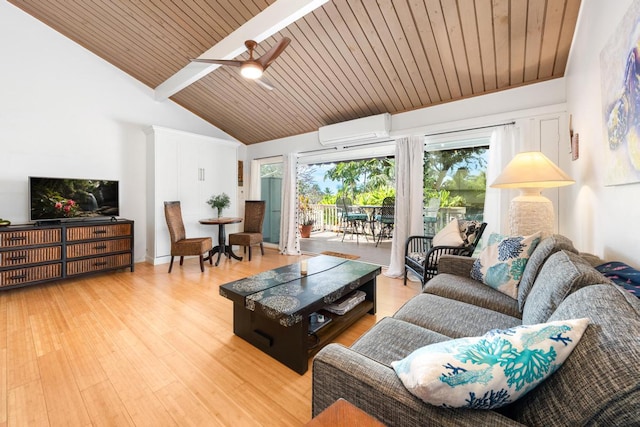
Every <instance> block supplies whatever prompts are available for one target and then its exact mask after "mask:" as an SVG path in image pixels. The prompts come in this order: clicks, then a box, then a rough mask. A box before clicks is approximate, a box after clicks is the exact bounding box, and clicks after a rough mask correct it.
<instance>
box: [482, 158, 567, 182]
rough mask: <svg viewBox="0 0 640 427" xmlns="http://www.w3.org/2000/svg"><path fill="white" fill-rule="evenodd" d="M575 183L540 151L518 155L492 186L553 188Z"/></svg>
mask: <svg viewBox="0 0 640 427" xmlns="http://www.w3.org/2000/svg"><path fill="white" fill-rule="evenodd" d="M573 183H575V181H574V180H572V179H571V178H570V177H569V175H567V174H566V173H564V172H563V171H562V169H560V168H559V167H558V166H556V165H555V163H553V162H552V161H551V160H549V158H548V157H547V156H545V155H544V154H542V153H541V152H539V151H527V152H524V153H519V154H517V155H516V156H515V157H514V158H513V159H512V160H511V161H510V162H509V164H508V165H507V166H506V167H505V168H504V170H503V171H502V173H501V174H500V175H499V176H498V177H497V178H496V180H495V181H493V183H492V184H491V187H494V188H551V187H562V186H564V185H571V184H573Z"/></svg>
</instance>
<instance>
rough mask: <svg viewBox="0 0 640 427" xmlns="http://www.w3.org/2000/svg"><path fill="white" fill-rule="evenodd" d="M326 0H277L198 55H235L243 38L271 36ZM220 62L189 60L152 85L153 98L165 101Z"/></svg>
mask: <svg viewBox="0 0 640 427" xmlns="http://www.w3.org/2000/svg"><path fill="white" fill-rule="evenodd" d="M327 1H328V0H276V1H275V2H274V3H272V4H271V5H270V6H269V7H267V8H266V9H265V10H263V11H262V12H260V13H259V14H257V15H256V16H254V17H253V18H251V19H250V20H248V21H247V22H245V23H244V24H242V25H241V26H240V27H239V28H238V29H237V30H235V31H234V32H232V33H231V34H229V35H228V36H227V37H225V38H224V39H222V40H220V41H219V42H218V43H217V44H216V45H214V46H213V47H211V48H210V49H209V50H207V51H206V52H204V53H203V54H202V55H200V56H199V57H198V58H199V59H234V58H236V57H237V56H238V55H240V54H241V53H243V52H244V51H246V50H247V48H246V47H245V45H244V42H245V40H255V41H256V42H258V43H260V42H261V41H262V40H264V39H266V38H268V37H271V36H272V35H273V34H275V33H277V32H278V31H280V30H281V29H283V28H285V27H286V26H287V25H289V24H291V23H292V22H295V21H296V20H298V19H300V18H302V17H303V16H304V15H306V14H307V13H309V12H312V11H314V10H315V9H317V8H318V7H320V6H322V5H323V4H325V3H326V2H327ZM219 66H220V65H217V64H205V63H199V62H190V63H189V64H187V65H186V66H185V67H184V68H182V69H181V70H180V71H178V72H177V73H175V74H174V75H173V76H171V77H169V78H168V79H167V80H165V81H164V82H162V83H161V84H160V85H158V87H156V88H155V99H156V100H157V101H164V100H166V99H167V98H169V97H170V96H171V95H173V94H175V93H177V92H179V91H181V90H182V89H184V88H185V87H187V86H189V85H190V84H193V83H194V82H196V81H198V80H200V79H201V78H203V77H204V76H206V75H207V74H209V73H210V72H212V71H213V70H215V69H216V68H218V67H219Z"/></svg>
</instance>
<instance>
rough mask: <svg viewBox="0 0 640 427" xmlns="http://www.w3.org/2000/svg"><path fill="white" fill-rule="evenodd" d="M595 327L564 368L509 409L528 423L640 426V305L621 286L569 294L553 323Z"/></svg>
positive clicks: (606, 285)
mask: <svg viewBox="0 0 640 427" xmlns="http://www.w3.org/2000/svg"><path fill="white" fill-rule="evenodd" d="M577 317H588V318H589V319H590V324H589V326H588V327H587V330H586V331H585V332H584V335H583V336H582V339H581V340H580V342H579V343H578V345H577V346H576V348H575V349H574V350H573V353H571V357H569V358H568V359H567V360H566V361H565V363H564V364H563V365H562V367H561V368H560V369H559V370H558V371H557V372H556V373H555V374H554V375H552V376H551V377H549V378H548V379H547V380H546V381H545V382H544V383H543V384H540V386H539V387H537V388H536V389H535V390H533V391H532V392H531V393H528V394H527V395H526V396H524V397H523V398H522V399H520V400H518V401H517V402H516V403H514V404H513V405H511V406H510V407H509V412H508V413H507V415H509V416H510V417H512V418H514V419H515V420H517V421H519V422H521V423H524V424H527V425H540V426H554V425H558V426H569V425H572V426H577V425H601V426H613V425H616V426H622V425H625V426H629V425H640V410H638V401H640V381H639V378H640V301H639V300H638V299H637V298H636V297H634V296H632V295H630V294H628V293H625V292H624V291H623V290H621V289H620V288H618V287H617V286H614V285H611V284H604V285H593V286H587V287H585V288H582V289H579V290H577V291H576V292H574V293H573V294H571V295H569V296H568V297H567V298H566V299H565V300H564V301H563V302H562V303H561V304H560V305H559V306H558V308H557V309H556V311H555V312H554V313H553V315H552V316H551V318H550V319H549V320H552V321H553V320H565V319H572V318H577Z"/></svg>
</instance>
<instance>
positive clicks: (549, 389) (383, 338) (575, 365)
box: [313, 235, 640, 426]
mask: <svg viewBox="0 0 640 427" xmlns="http://www.w3.org/2000/svg"><path fill="white" fill-rule="evenodd" d="M472 263H473V259H470V258H466V257H456V256H444V257H443V258H442V259H441V260H440V264H439V271H440V274H438V276H436V277H435V278H433V279H431V280H430V281H429V282H428V283H427V284H426V285H425V287H424V290H423V292H422V293H420V294H419V295H417V296H415V297H413V298H412V299H410V300H409V301H408V302H407V303H406V304H405V305H404V306H403V307H402V308H400V309H399V310H398V311H397V312H396V313H395V314H394V315H393V316H392V317H387V318H384V319H382V320H381V321H379V322H378V323H377V324H376V325H375V326H374V327H372V328H371V329H370V330H369V331H368V332H367V333H365V334H364V335H363V336H362V337H361V338H359V339H358V340H357V341H356V342H355V343H354V344H353V345H352V346H351V347H349V348H347V347H345V346H342V345H340V344H331V345H329V346H327V347H325V348H324V349H323V350H321V351H320V352H319V353H318V354H317V355H316V357H315V359H314V361H313V415H314V416H315V415H317V414H318V413H320V412H321V411H322V410H323V409H325V408H326V407H328V406H329V405H331V404H332V403H333V402H334V401H336V400H337V399H338V398H344V399H346V400H348V401H349V402H351V403H353V404H354V405H356V406H358V407H360V408H361V409H363V410H364V411H366V412H368V413H369V414H371V415H372V416H374V417H376V418H378V419H379V420H380V421H382V422H383V423H385V424H387V425H388V426H414V425H415V426H418V425H420V426H424V425H469V426H480V425H482V426H485V425H487V426H488V425H491V426H516V425H528V426H556V425H557V426H568V425H571V426H577V425H607V426H609V425H640V406H639V405H638V402H639V401H640V301H639V300H638V299H637V298H636V297H635V296H632V295H630V294H628V293H626V292H624V291H623V290H622V289H621V288H619V287H618V286H616V285H614V284H613V283H611V282H610V281H608V279H606V278H605V277H604V276H602V275H601V274H600V273H598V272H597V271H596V270H595V269H594V268H593V267H592V266H591V265H590V264H589V263H588V262H587V261H585V260H584V259H583V258H582V257H581V256H580V255H579V254H578V253H577V251H576V250H575V248H574V247H573V245H572V244H571V242H570V241H569V240H568V239H566V238H565V237H563V236H559V235H554V236H551V237H548V238H546V239H544V240H543V241H542V242H540V244H539V245H538V246H537V247H536V249H535V251H534V253H533V254H532V256H531V258H530V259H529V261H528V263H527V265H526V268H525V270H524V273H523V276H522V280H521V282H520V285H519V288H518V299H517V300H516V299H513V298H510V297H509V296H507V295H504V294H502V293H500V292H498V291H495V290H494V289H492V288H490V287H488V286H485V285H483V284H481V283H479V282H476V281H474V280H473V279H471V278H470V277H469V272H470V270H471V265H472ZM583 317H587V318H589V319H590V324H589V326H588V327H587V329H586V331H585V333H584V335H583V336H582V339H581V340H580V341H579V342H578V344H577V346H576V347H575V349H574V350H573V352H572V353H571V355H570V356H569V358H568V359H567V360H566V361H565V362H564V364H563V365H562V366H561V367H560V368H559V369H558V371H556V372H555V373H554V374H552V375H551V376H550V377H549V378H547V379H546V380H545V381H544V382H542V383H541V384H540V385H538V387H536V388H535V389H533V390H532V391H530V392H529V393H527V394H525V395H524V396H523V397H522V398H520V399H519V400H517V401H516V402H514V403H512V404H510V405H509V406H506V407H503V408H500V409H498V410H473V409H445V408H441V407H437V406H433V405H429V404H427V403H425V402H423V401H422V400H420V399H418V398H417V397H415V396H414V395H412V394H411V393H409V392H408V391H407V389H406V388H405V387H404V385H403V384H402V382H401V381H400V380H399V378H398V376H397V375H396V373H395V371H394V370H393V368H392V367H391V362H393V361H396V360H400V359H402V358H404V357H406V356H407V355H409V354H410V353H411V352H413V351H414V350H416V349H418V348H420V347H422V346H425V345H428V344H432V343H436V342H441V341H445V340H450V339H453V338H460V337H466V336H479V335H482V334H484V333H486V332H487V331H488V330H491V329H496V328H500V329H504V328H509V327H513V326H516V325H521V324H536V323H543V322H547V321H554V320H568V319H576V318H583Z"/></svg>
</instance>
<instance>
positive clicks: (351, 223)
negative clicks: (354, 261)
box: [336, 197, 369, 244]
mask: <svg viewBox="0 0 640 427" xmlns="http://www.w3.org/2000/svg"><path fill="white" fill-rule="evenodd" d="M336 207H337V208H338V211H339V212H340V221H341V223H342V225H341V227H340V228H342V232H343V234H342V241H343V242H344V237H345V236H346V235H347V230H351V238H352V239H353V235H354V234H355V235H356V243H358V244H359V243H360V240H359V235H360V230H361V231H362V233H363V234H364V237H365V239H367V241H369V238H368V237H367V235H366V234H365V233H364V225H365V223H366V222H367V221H368V220H369V216H368V215H367V214H366V213H365V212H361V211H359V210H358V208H356V207H354V206H353V202H352V201H351V199H349V198H348V197H343V198H339V199H336Z"/></svg>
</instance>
